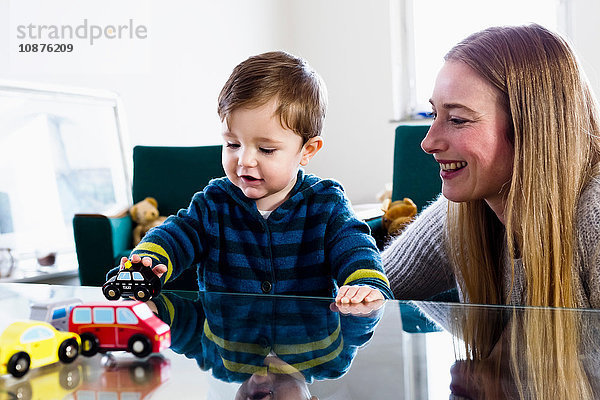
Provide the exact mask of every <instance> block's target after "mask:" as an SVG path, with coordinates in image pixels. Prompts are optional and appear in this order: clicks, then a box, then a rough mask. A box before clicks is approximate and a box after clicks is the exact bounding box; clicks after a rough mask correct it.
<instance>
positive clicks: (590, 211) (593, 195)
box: [577, 175, 600, 219]
mask: <svg viewBox="0 0 600 400" xmlns="http://www.w3.org/2000/svg"><path fill="white" fill-rule="evenodd" d="M577 214H578V217H579V218H578V219H581V217H585V218H589V217H592V216H593V215H594V214H595V215H596V216H600V175H596V176H594V177H593V178H592V179H591V180H590V182H588V184H587V185H586V186H585V188H584V189H583V191H582V192H581V196H580V197H579V204H578V210H577Z"/></svg>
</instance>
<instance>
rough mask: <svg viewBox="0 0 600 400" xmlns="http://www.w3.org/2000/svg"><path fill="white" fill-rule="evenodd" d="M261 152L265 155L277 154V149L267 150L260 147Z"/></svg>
mask: <svg viewBox="0 0 600 400" xmlns="http://www.w3.org/2000/svg"><path fill="white" fill-rule="evenodd" d="M259 150H260V151H261V152H262V153H265V154H273V153H274V152H275V149H266V148H264V147H259Z"/></svg>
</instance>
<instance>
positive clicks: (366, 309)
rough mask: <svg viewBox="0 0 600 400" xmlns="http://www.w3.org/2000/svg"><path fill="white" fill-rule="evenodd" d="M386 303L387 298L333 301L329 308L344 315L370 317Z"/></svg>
mask: <svg viewBox="0 0 600 400" xmlns="http://www.w3.org/2000/svg"><path fill="white" fill-rule="evenodd" d="M384 304H385V300H375V301H370V302H368V303H364V302H363V303H344V304H342V303H331V304H330V305H329V309H330V310H331V311H333V312H339V313H340V314H344V315H354V316H355V317H369V316H371V315H373V314H374V313H375V312H376V311H378V310H379V309H380V308H381V307H383V305H384Z"/></svg>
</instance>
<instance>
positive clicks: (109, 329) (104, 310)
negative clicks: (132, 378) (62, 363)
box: [69, 301, 171, 357]
mask: <svg viewBox="0 0 600 400" xmlns="http://www.w3.org/2000/svg"><path fill="white" fill-rule="evenodd" d="M69 331H71V332H75V333H77V334H79V336H81V354H83V355H84V356H87V357H91V356H93V355H94V354H96V353H97V352H99V351H100V352H104V351H108V350H126V351H129V352H131V353H133V354H134V355H136V356H138V357H145V356H147V355H148V354H150V353H158V352H159V351H161V350H163V349H166V348H168V347H169V346H171V329H170V328H169V326H168V325H167V324H165V323H164V322H163V321H161V320H160V318H158V317H157V316H156V315H154V313H152V311H151V310H150V308H149V307H148V305H147V304H145V303H142V302H141V301H119V302H114V301H111V302H104V303H88V304H79V305H77V306H75V307H73V309H72V310H71V315H70V317H69Z"/></svg>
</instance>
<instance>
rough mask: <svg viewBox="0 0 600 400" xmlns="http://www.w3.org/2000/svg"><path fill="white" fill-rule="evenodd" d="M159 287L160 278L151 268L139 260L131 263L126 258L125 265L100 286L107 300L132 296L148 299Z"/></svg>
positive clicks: (138, 298)
mask: <svg viewBox="0 0 600 400" xmlns="http://www.w3.org/2000/svg"><path fill="white" fill-rule="evenodd" d="M160 289H161V283H160V279H159V278H158V276H156V274H155V273H154V272H152V268H150V267H146V266H145V265H143V264H142V262H141V261H140V262H137V263H133V262H131V261H130V260H127V261H126V262H125V267H124V268H123V269H121V270H120V271H119V272H118V273H117V275H115V276H113V277H111V278H110V279H109V280H108V281H106V283H105V284H104V285H103V286H102V293H104V297H106V298H107V299H108V300H117V299H119V298H120V297H125V298H127V297H131V296H133V297H135V299H136V300H140V301H148V300H150V299H151V298H152V297H155V296H157V295H158V294H159V293H160Z"/></svg>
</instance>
